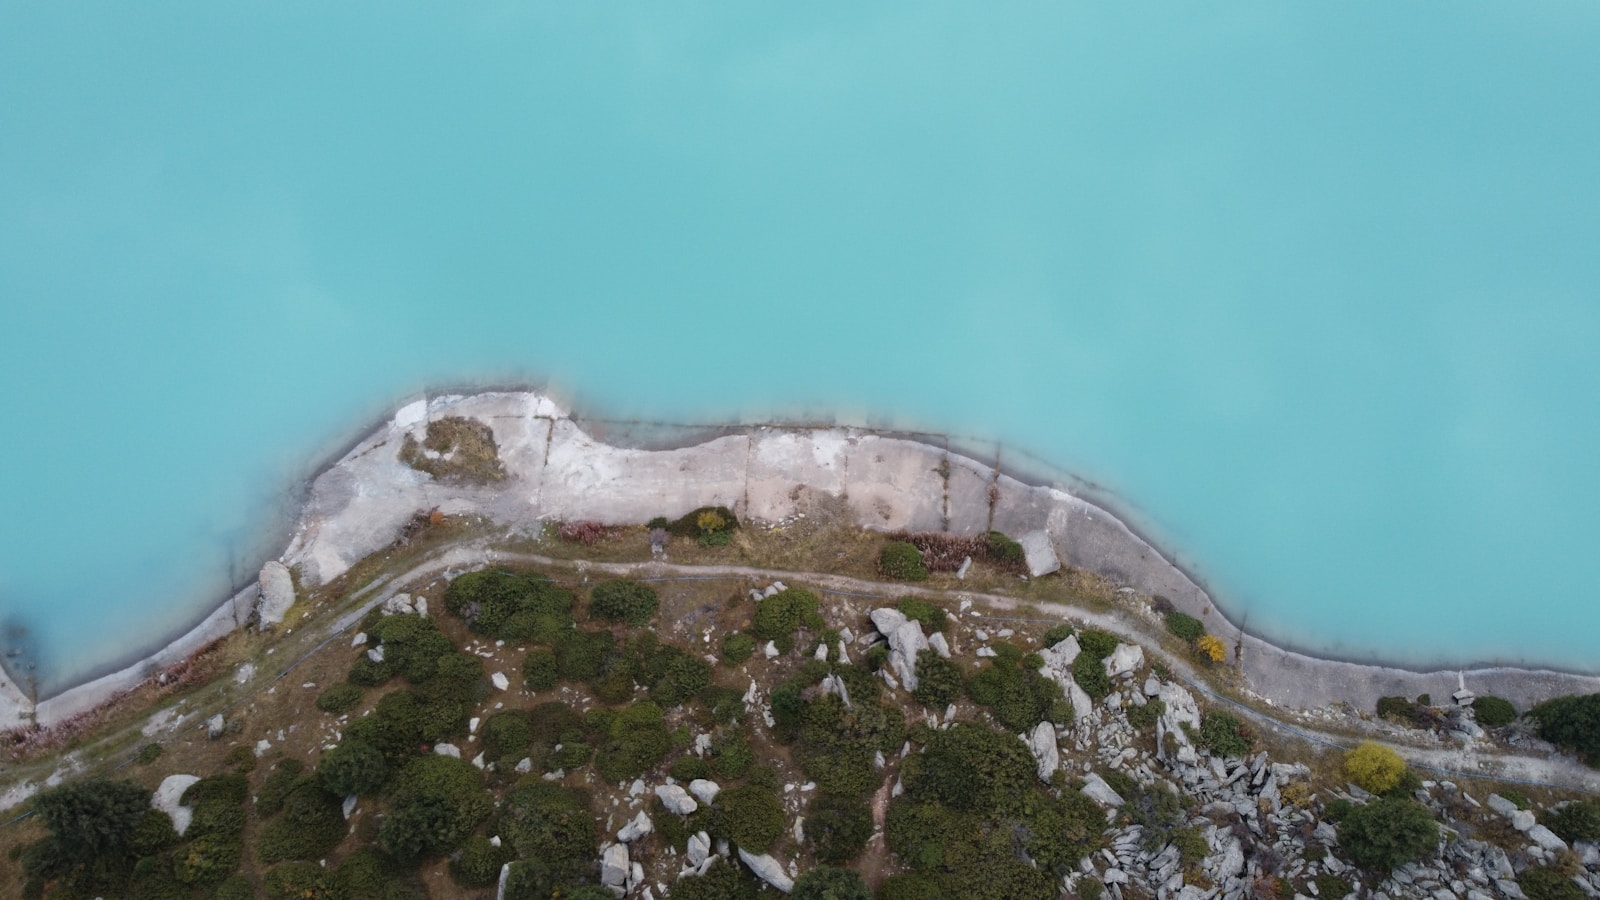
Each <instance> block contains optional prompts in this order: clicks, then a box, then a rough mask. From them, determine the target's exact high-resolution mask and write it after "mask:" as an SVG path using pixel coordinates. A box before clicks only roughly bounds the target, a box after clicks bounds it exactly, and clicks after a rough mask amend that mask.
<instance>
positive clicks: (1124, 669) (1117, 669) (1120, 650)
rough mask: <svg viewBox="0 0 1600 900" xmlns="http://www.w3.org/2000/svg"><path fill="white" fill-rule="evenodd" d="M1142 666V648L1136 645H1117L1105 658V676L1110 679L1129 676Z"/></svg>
mask: <svg viewBox="0 0 1600 900" xmlns="http://www.w3.org/2000/svg"><path fill="white" fill-rule="evenodd" d="M1142 665H1144V648H1143V647H1140V646H1138V645H1137V644H1118V645H1117V649H1115V650H1113V651H1111V655H1110V656H1108V657H1106V674H1107V675H1109V676H1111V677H1112V678H1120V677H1122V676H1123V675H1131V674H1133V673H1134V672H1135V671H1137V670H1138V669H1139V667H1140V666H1142Z"/></svg>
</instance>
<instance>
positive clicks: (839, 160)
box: [0, 3, 1600, 690]
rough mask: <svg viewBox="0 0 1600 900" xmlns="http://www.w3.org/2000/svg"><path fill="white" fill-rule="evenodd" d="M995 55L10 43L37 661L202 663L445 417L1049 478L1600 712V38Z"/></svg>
mask: <svg viewBox="0 0 1600 900" xmlns="http://www.w3.org/2000/svg"><path fill="white" fill-rule="evenodd" d="M983 15H984V17H985V18H983V19H980V20H975V19H973V18H972V9H971V8H970V7H959V6H955V5H931V6H930V5H928V4H897V5H890V6H883V7H875V8H872V9H869V10H860V9H844V8H842V7H841V8H838V9H833V10H815V9H808V10H805V11H798V10H796V11H782V12H773V11H761V12H756V11H751V10H747V9H741V8H738V7H736V6H733V5H730V4H709V5H703V6H700V7H697V8H695V9H693V10H673V11H670V12H669V11H665V10H662V11H653V10H628V11H621V10H602V9H599V8H593V9H567V10H550V9H528V8H525V7H524V6H523V5H518V4H493V5H486V6H482V7H479V8H477V9H475V10H473V11H471V12H462V11H461V10H457V9H453V10H450V11H448V12H446V11H443V10H421V9H411V10H395V9H392V8H389V7H380V6H377V5H365V4H347V5H343V6H341V7H340V8H338V9H336V10H329V9H326V8H324V7H321V6H312V5H309V4H296V3H288V4H279V5H275V6H274V7H273V8H272V9H270V10H222V9H217V8H213V7H210V6H206V5H201V4H177V3H158V4H153V5H145V6H141V7H140V8H139V9H138V10H137V11H134V10H132V9H123V8H119V7H115V6H110V7H107V8H104V9H100V10H98V11H95V12H93V13H92V14H91V13H89V12H87V11H86V10H85V9H81V8H80V9H69V8H65V7H59V6H43V7H40V6H36V5H35V6H23V5H20V4H3V5H0V173H5V174H4V176H0V298H3V299H0V309H3V312H0V386H3V387H4V388H5V389H6V397H7V404H6V406H7V414H6V420H5V433H6V439H5V440H4V441H0V485H3V487H4V498H5V501H6V503H5V509H6V515H5V516H4V517H3V518H0V624H4V625H15V626H16V629H13V630H10V631H8V632H7V633H6V634H5V636H4V641H5V643H6V647H7V650H8V651H10V650H17V651H20V655H19V656H17V657H15V658H14V659H13V664H14V665H15V664H16V663H17V661H19V660H25V659H35V660H37V661H38V663H39V667H40V668H39V670H38V671H39V673H40V674H41V676H42V678H43V684H44V686H45V687H46V689H47V690H48V689H50V688H53V687H59V686H61V685H62V684H66V683H69V682H71V681H72V680H74V679H79V678H82V677H84V676H85V675H87V674H89V673H91V672H93V671H95V670H96V669H97V668H98V667H103V666H104V665H106V664H108V663H110V662H112V661H115V660H117V659H119V658H122V657H125V656H126V655H127V654H128V653H130V652H132V651H134V650H139V649H144V648H145V647H146V646H147V645H148V644H149V643H150V641H152V640H155V639H157V638H158V637H163V636H166V635H169V634H171V633H172V632H174V631H175V630H177V629H179V628H181V627H183V626H184V625H186V624H188V623H190V622H192V621H194V620H195V619H197V618H198V616H199V615H200V614H202V612H203V611H205V610H208V609H210V608H212V607H214V606H215V605H216V604H217V603H218V602H220V600H221V598H222V596H223V595H224V593H225V592H226V589H227V587H228V586H229V585H230V584H233V583H237V582H238V581H240V580H241V579H244V578H248V577H249V576H250V574H251V571H252V569H253V567H254V566H255V565H257V564H259V562H260V560H261V559H262V558H263V556H264V555H267V554H269V553H273V554H275V553H276V551H277V550H278V549H280V548H279V547H277V546H272V542H273V541H276V540H278V539H280V538H281V532H280V531H279V530H277V529H280V528H281V526H282V523H283V517H284V516H286V515H288V514H290V513H292V511H293V509H294V504H295V503H296V501H297V496H298V495H297V493H296V491H297V485H298V484H299V483H300V482H301V481H302V480H303V478H304V477H305V476H306V475H308V474H309V473H310V471H311V469H312V467H313V466H314V465H315V464H316V462H317V461H318V460H319V458H320V455H321V454H323V453H325V452H327V451H328V450H329V449H330V448H332V447H334V446H336V445H337V444H338V442H339V441H340V440H343V439H346V438H349V437H351V436H353V434H354V433H355V432H356V431H357V430H358V428H359V427H360V426H361V425H363V424H365V423H370V422H371V421H372V420H373V418H374V417H375V416H378V415H380V414H382V413H383V412H384V411H385V410H386V409H389V408H391V406H392V405H393V404H394V403H396V402H397V401H399V400H400V399H402V398H404V397H406V396H408V395H411V394H414V393H415V392H418V391H421V390H425V389H427V388H428V387H429V386H431V385H441V384H463V383H499V382H520V381H535V382H539V383H544V382H546V381H548V383H550V384H551V385H552V387H553V388H554V389H555V390H556V391H557V393H558V394H559V395H561V396H564V397H565V398H566V399H568V400H569V401H570V402H572V403H574V404H575V405H576V407H577V408H578V409H580V410H581V411H583V412H585V413H588V414H592V415H598V416H611V417H618V418H633V417H639V418H644V419H650V420H666V421H690V422H714V421H719V420H725V419H730V418H740V419H745V420H750V421H758V420H763V419H767V418H771V417H778V418H798V419H805V420H817V419H822V420H834V419H838V420H842V421H847V422H853V423H862V424H881V425H886V426H894V427H912V428H927V429H933V430H940V431H950V432H953V433H957V434H961V435H971V436H976V437H979V438H987V439H995V440H999V441H1001V442H1002V444H1003V445H1004V447H1005V449H1004V450H1003V455H1006V454H1011V455H1013V456H1014V458H1015V459H1016V460H1018V461H1020V462H1027V461H1028V460H1029V457H1030V455H1031V457H1034V458H1037V459H1042V460H1047V461H1048V462H1050V463H1052V464H1056V465H1059V466H1062V467H1064V468H1065V469H1067V470H1070V471H1072V472H1074V473H1076V474H1078V475H1080V476H1082V477H1084V478H1086V479H1088V480H1090V481H1092V482H1094V483H1095V484H1097V485H1098V486H1100V487H1102V488H1103V489H1104V490H1106V491H1107V492H1109V493H1110V494H1111V495H1113V496H1115V497H1116V499H1117V503H1118V505H1119V506H1120V507H1121V508H1122V509H1123V510H1125V511H1127V512H1129V513H1130V514H1131V515H1132V516H1133V518H1134V519H1135V521H1136V522H1137V523H1138V524H1139V525H1140V526H1141V527H1142V528H1143V529H1144V530H1146V531H1147V532H1148V533H1150V534H1151V536H1152V537H1154V538H1155V539H1157V540H1158V541H1159V542H1160V543H1162V544H1163V545H1164V546H1166V547H1168V548H1170V549H1171V550H1173V552H1175V553H1176V555H1177V556H1178V557H1179V558H1180V559H1181V560H1182V561H1183V562H1185V563H1186V564H1187V565H1188V566H1189V567H1190V568H1191V569H1193V570H1194V571H1195V572H1196V573H1197V574H1198V575H1199V576H1201V577H1202V578H1203V579H1204V580H1205V581H1206V583H1207V584H1208V586H1209V587H1210V588H1211V589H1212V590H1213V592H1214V594H1215V595H1216V596H1217V597H1218V599H1219V601H1220V602H1221V604H1222V605H1223V606H1224V608H1225V609H1226V610H1227V611H1228V612H1229V613H1230V615H1232V616H1233V617H1234V618H1236V619H1242V620H1243V621H1244V623H1245V625H1246V627H1247V628H1248V629H1249V630H1251V631H1252V632H1255V633H1259V634H1265V635H1268V636H1271V637H1274V638H1277V639H1280V640H1284V641H1287V642H1289V643H1291V644H1294V645H1296V646H1298V647H1302V648H1306V649H1311V650H1316V651H1320V652H1326V653H1332V654H1337V655H1340V656H1345V657H1351V658H1358V659H1380V658H1381V659H1384V660H1388V661H1397V662H1402V663H1404V662H1414V663H1420V662H1427V663H1430V664H1432V663H1440V662H1442V663H1447V664H1466V663H1471V662H1490V661H1493V662H1505V663H1520V664H1531V665H1550V666H1557V667H1563V668H1570V669H1576V670H1581V671H1590V672H1592V671H1597V670H1600V655H1597V651H1596V650H1595V648H1596V647H1597V646H1600V642H1597V639H1600V624H1596V623H1597V621H1600V617H1596V616H1594V614H1593V612H1592V607H1593V604H1594V602H1595V601H1596V599H1597V598H1600V570H1597V568H1596V567H1595V566H1593V565H1592V563H1591V562H1590V560H1591V559H1592V557H1593V548H1594V547H1595V546H1597V545H1600V517H1597V516H1596V514H1595V510H1596V509H1600V477H1597V476H1600V464H1597V460H1600V453H1597V452H1596V451H1597V443H1600V412H1597V411H1596V410H1597V409H1600V407H1597V406H1596V404H1594V403H1593V401H1592V398H1593V397H1594V396H1595V395H1596V393H1597V391H1600V353H1597V352H1596V351H1595V347H1596V346H1600V302H1597V297H1600V255H1597V254H1595V253H1594V250H1593V248H1594V247H1596V246H1600V94H1597V93H1596V92H1595V91H1593V90H1592V89H1591V86H1592V85H1594V84H1596V83H1600V58H1597V57H1596V55H1595V54H1593V52H1592V48H1593V47H1594V46H1596V45H1597V43H1600V8H1597V7H1595V6H1594V5H1592V4H1546V5H1540V6H1537V7H1534V8H1519V9H1516V10H1509V9H1506V8H1502V7H1499V6H1495V5H1490V4H1466V5H1458V6H1455V7H1452V15H1451V17H1449V18H1448V19H1443V18H1440V17H1438V16H1435V15H1430V14H1429V11H1428V10H1426V9H1423V8H1420V7H1419V8H1416V9H1394V8H1389V7H1386V6H1381V5H1378V4H1366V5H1360V4H1358V5H1356V6H1354V7H1345V8H1341V9H1339V10H1337V11H1334V10H1313V9H1304V10H1292V9H1285V8H1282V7H1280V6H1274V5H1270V4H1265V3H1263V4H1253V5H1246V6H1243V7H1239V8H1236V9H1231V10H1229V11H1227V12H1226V13H1217V12H1213V11H1210V10H1198V9H1197V10H1183V11H1173V10H1170V9H1163V10H1157V9H1154V8H1146V7H1138V6H1133V7H1124V8H1117V9H1094V10H1061V9H1056V8H1049V7H1042V6H1032V5H1026V4H1001V5H1000V6H990V7H986V8H985V9H984V10H983ZM664 512H670V511H664ZM18 629H22V630H18Z"/></svg>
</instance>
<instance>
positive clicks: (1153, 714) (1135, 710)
mask: <svg viewBox="0 0 1600 900" xmlns="http://www.w3.org/2000/svg"><path fill="white" fill-rule="evenodd" d="M1166 711H1167V704H1166V703H1164V702H1162V701H1161V699H1160V698H1157V697H1151V698H1150V699H1148V700H1146V701H1145V704H1144V705H1143V706H1130V707H1128V724H1129V725H1132V726H1133V727H1134V728H1137V729H1139V730H1140V731H1144V730H1146V729H1148V728H1151V727H1152V726H1154V725H1155V724H1156V720H1157V719H1159V718H1161V714H1162V713H1164V712H1166Z"/></svg>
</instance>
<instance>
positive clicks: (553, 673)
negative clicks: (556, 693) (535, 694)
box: [522, 647, 561, 691]
mask: <svg viewBox="0 0 1600 900" xmlns="http://www.w3.org/2000/svg"><path fill="white" fill-rule="evenodd" d="M560 680H561V674H560V670H559V669H557V668H556V652H555V651H554V650H551V649H550V648H549V647H535V648H533V649H532V650H529V651H528V655H527V656H526V657H525V658H524V659H523V660H522V681H523V683H524V684H526V685H527V686H528V690H530V691H548V690H550V689H551V688H553V687H555V686H556V683H557V682H558V681H560Z"/></svg>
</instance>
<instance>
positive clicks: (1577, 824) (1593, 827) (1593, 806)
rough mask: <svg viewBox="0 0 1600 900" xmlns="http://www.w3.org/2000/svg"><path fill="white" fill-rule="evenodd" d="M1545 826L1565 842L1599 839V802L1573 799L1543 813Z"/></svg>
mask: <svg viewBox="0 0 1600 900" xmlns="http://www.w3.org/2000/svg"><path fill="white" fill-rule="evenodd" d="M1543 818H1544V824H1545V827H1546V828H1549V829H1550V830H1551V831H1554V832H1555V833H1556V834H1557V835H1558V836H1560V838H1561V839H1562V840H1564V841H1566V842H1567V843H1569V844H1570V843H1573V842H1574V841H1597V840H1600V802H1595V801H1593V800H1574V801H1573V802H1571V803H1568V804H1567V805H1566V806H1563V807H1561V808H1559V809H1554V810H1551V811H1550V812H1548V813H1546V814H1545V815H1544V817H1543Z"/></svg>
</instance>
